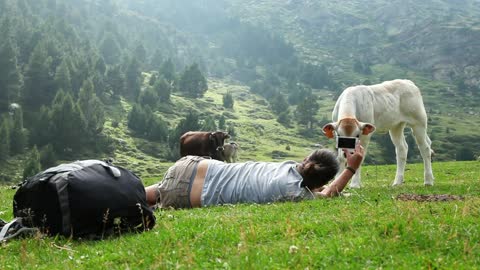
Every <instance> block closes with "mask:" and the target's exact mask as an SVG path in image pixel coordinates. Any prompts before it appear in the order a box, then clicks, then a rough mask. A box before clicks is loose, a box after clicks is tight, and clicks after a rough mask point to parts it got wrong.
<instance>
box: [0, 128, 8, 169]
mask: <svg viewBox="0 0 480 270" xmlns="http://www.w3.org/2000/svg"><path fill="white" fill-rule="evenodd" d="M9 156H10V126H9V124H8V121H7V120H6V119H3V120H2V121H1V122H0V161H5V160H6V159H7V158H8V157H9Z"/></svg>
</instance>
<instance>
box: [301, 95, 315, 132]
mask: <svg viewBox="0 0 480 270" xmlns="http://www.w3.org/2000/svg"><path fill="white" fill-rule="evenodd" d="M319 108H320V105H318V102H317V97H316V96H314V95H310V96H306V97H305V98H304V99H303V101H302V102H300V104H298V105H297V109H296V110H295V115H296V118H297V121H298V123H300V124H302V125H305V127H306V128H308V129H310V130H312V129H313V126H314V124H315V123H316V120H315V115H316V113H317V112H318V109H319Z"/></svg>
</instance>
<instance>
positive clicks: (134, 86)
mask: <svg viewBox="0 0 480 270" xmlns="http://www.w3.org/2000/svg"><path fill="white" fill-rule="evenodd" d="M125 86H126V91H125V97H127V98H129V99H131V100H136V99H137V98H138V95H139V94H140V89H141V86H142V72H141V70H140V63H139V62H138V61H137V60H136V59H135V58H133V57H131V58H130V59H129V60H128V62H127V64H126V66H125Z"/></svg>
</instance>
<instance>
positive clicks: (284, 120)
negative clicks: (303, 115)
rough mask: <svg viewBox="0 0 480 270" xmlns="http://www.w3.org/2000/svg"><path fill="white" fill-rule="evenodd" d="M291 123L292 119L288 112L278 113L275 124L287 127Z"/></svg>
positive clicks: (287, 110)
mask: <svg viewBox="0 0 480 270" xmlns="http://www.w3.org/2000/svg"><path fill="white" fill-rule="evenodd" d="M291 121H292V117H291V116H290V110H289V109H286V110H284V111H282V112H280V113H279V114H278V116H277V122H279V123H280V124H282V125H284V126H286V127H289V126H290V124H291Z"/></svg>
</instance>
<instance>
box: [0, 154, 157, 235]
mask: <svg viewBox="0 0 480 270" xmlns="http://www.w3.org/2000/svg"><path fill="white" fill-rule="evenodd" d="M13 215H14V216H15V217H16V220H17V221H15V220H14V221H13V222H11V223H19V222H20V223H21V226H20V227H22V226H24V227H33V228H38V229H39V230H40V231H41V232H42V233H45V234H48V235H56V234H61V235H64V236H67V237H73V238H94V239H99V238H103V237H104V236H108V235H112V234H118V235H119V234H121V233H123V232H142V231H145V230H149V229H151V228H153V226H154V225H155V216H154V214H153V211H152V209H151V208H150V207H149V206H148V204H147V202H146V194H145V189H144V186H143V183H142V182H141V180H140V179H139V178H138V177H137V176H136V175H135V174H134V173H133V172H131V171H129V170H127V169H124V168H122V167H118V166H113V165H112V164H110V163H107V162H103V161H99V160H83V161H76V162H73V163H68V164H61V165H59V166H57V167H53V168H50V169H47V170H45V171H43V172H41V173H38V174H36V175H35V176H33V177H31V178H28V179H27V180H25V181H24V182H23V183H22V184H21V185H20V187H19V188H18V190H17V192H16V193H15V195H14V197H13ZM3 231H7V229H5V228H4V229H3ZM7 234H8V233H7ZM7 236H8V235H7ZM0 237H1V235H0Z"/></svg>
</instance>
